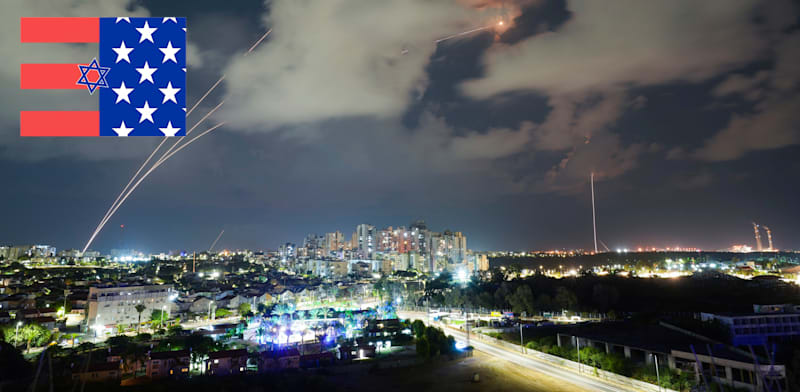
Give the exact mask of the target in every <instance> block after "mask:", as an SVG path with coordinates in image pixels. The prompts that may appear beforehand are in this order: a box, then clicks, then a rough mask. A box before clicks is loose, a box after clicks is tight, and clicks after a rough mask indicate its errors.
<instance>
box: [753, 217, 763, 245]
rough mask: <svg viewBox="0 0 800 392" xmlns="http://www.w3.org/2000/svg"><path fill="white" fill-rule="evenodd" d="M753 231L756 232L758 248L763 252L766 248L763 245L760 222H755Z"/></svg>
mask: <svg viewBox="0 0 800 392" xmlns="http://www.w3.org/2000/svg"><path fill="white" fill-rule="evenodd" d="M753 232H754V233H755V234H756V250H757V251H759V252H761V251H762V250H764V248H763V247H762V246H761V233H760V232H759V231H758V224H757V223H756V222H753Z"/></svg>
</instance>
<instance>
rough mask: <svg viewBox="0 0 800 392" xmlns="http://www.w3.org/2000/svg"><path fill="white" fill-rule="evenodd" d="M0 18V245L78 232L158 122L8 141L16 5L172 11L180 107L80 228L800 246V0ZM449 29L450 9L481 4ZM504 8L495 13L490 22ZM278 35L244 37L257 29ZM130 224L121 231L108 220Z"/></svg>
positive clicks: (141, 239) (482, 241) (238, 235)
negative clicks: (184, 52)
mask: <svg viewBox="0 0 800 392" xmlns="http://www.w3.org/2000/svg"><path fill="white" fill-rule="evenodd" d="M2 7H3V11H4V12H3V16H2V21H3V23H2V24H1V25H0V29H2V31H0V32H2V35H0V58H2V61H0V64H2V66H0V83H2V87H3V88H2V90H0V91H2V92H1V93H0V94H2V101H3V103H4V104H3V105H2V109H0V126H2V129H3V132H2V135H0V178H2V186H1V187H0V189H1V191H0V203H2V206H3V208H2V211H3V220H2V224H0V243H2V244H30V243H47V244H51V245H54V246H56V247H58V248H82V247H83V244H84V243H85V242H86V240H87V239H88V237H89V235H90V234H91V231H92V230H93V229H94V227H95V226H96V224H97V223H98V221H99V220H100V218H101V217H102V215H103V213H104V212H105V211H106V209H107V208H108V206H109V205H110V203H111V202H112V201H113V200H114V198H115V197H116V195H117V194H118V192H119V191H120V190H121V189H122V187H123V186H124V185H125V184H126V183H127V181H128V179H129V178H130V176H131V175H132V174H133V172H134V171H135V170H136V168H137V167H138V166H139V164H140V163H141V162H142V161H143V160H144V159H145V158H146V157H147V155H148V154H149V153H150V152H151V151H152V149H153V148H154V146H155V145H156V144H157V143H158V142H159V140H157V139H144V138H129V139H110V138H108V139H103V140H94V139H59V140H56V139H22V138H20V137H19V136H18V135H19V131H18V129H19V117H18V116H19V115H18V113H19V111H20V110H48V109H49V110H53V109H61V110H67V109H73V110H82V109H84V110H85V109H91V108H92V107H93V105H95V106H96V101H93V100H92V99H91V98H90V97H89V96H88V94H86V92H85V91H72V92H47V91H20V90H19V64H20V63H23V62H27V63H33V62H64V63H69V62H86V63H88V62H89V61H91V58H92V57H94V54H93V53H96V51H97V48H96V46H91V45H48V44H25V45H22V44H20V43H18V35H19V17H21V16H123V15H129V16H146V15H153V16H185V17H187V18H188V21H187V22H188V26H189V27H188V37H189V41H190V44H191V46H190V48H189V52H188V53H189V54H188V55H189V63H190V67H189V71H188V83H189V91H188V93H189V97H188V102H189V104H190V105H191V104H193V103H194V102H196V100H197V99H198V98H199V97H200V96H201V95H202V94H203V93H204V92H205V91H206V89H207V88H208V87H209V86H210V85H211V84H213V83H214V81H216V80H217V78H218V77H219V75H220V74H221V73H225V74H226V75H227V79H226V82H225V84H224V85H223V88H221V89H220V90H219V91H218V93H215V94H213V95H212V96H210V97H209V99H208V100H207V101H206V102H204V104H203V105H201V108H200V109H198V111H197V113H195V114H193V115H192V116H191V117H190V118H189V120H188V122H189V123H192V124H193V123H194V122H195V121H197V120H198V119H199V118H200V117H201V116H202V115H203V114H205V113H206V112H207V111H208V110H209V109H210V108H211V107H213V106H215V105H216V104H217V103H218V102H219V100H220V99H222V98H226V104H225V106H224V107H223V109H222V110H221V111H220V112H218V113H217V114H215V115H214V116H213V117H212V118H211V119H210V122H208V123H207V124H206V125H205V126H203V127H201V128H200V129H206V128H207V127H209V126H211V125H213V124H215V123H216V122H220V121H226V122H227V123H226V125H225V126H224V127H222V128H220V129H219V130H218V131H215V132H214V133H211V134H209V135H207V136H205V137H204V138H203V139H200V140H198V141H197V142H196V143H195V144H193V145H192V146H191V147H187V148H186V149H185V150H183V151H181V152H180V153H179V154H177V155H176V156H175V157H174V158H173V159H171V160H170V161H168V162H167V163H166V164H164V165H163V166H161V167H160V168H158V169H157V171H156V172H154V173H153V175H151V176H150V177H148V178H147V180H145V181H144V182H143V184H142V186H141V187H140V188H139V189H137V190H136V192H135V193H134V194H133V195H132V196H131V197H130V199H129V200H128V201H127V202H126V204H125V205H123V206H122V207H121V208H120V209H119V212H118V213H117V215H116V216H115V217H114V218H113V219H112V220H111V221H110V222H109V224H108V226H107V227H106V229H105V231H104V232H103V233H101V234H100V236H99V237H98V239H97V241H96V242H95V244H94V246H93V247H92V248H94V249H98V250H103V251H107V250H109V249H112V248H135V249H139V250H143V251H149V252H157V251H167V250H177V249H199V250H202V249H206V248H207V247H208V246H209V245H210V244H211V242H212V241H213V240H214V238H215V237H216V236H217V234H218V233H219V231H220V230H221V229H223V228H224V229H225V235H224V237H223V238H222V240H221V241H220V243H219V245H218V246H217V247H218V248H220V247H226V248H251V249H270V248H276V247H277V246H278V244H280V243H283V242H287V241H292V242H298V243H300V242H302V238H303V237H304V236H305V235H306V234H308V233H320V234H321V233H324V232H326V231H333V230H341V231H342V232H343V233H345V235H346V236H348V237H347V238H349V235H350V233H352V231H353V230H354V228H355V225H356V224H359V223H370V224H373V225H376V226H379V227H383V226H389V225H393V226H400V225H406V226H408V225H409V224H410V223H411V222H412V221H413V220H416V219H424V220H425V221H426V222H427V223H428V226H429V227H430V228H432V229H434V230H444V229H451V230H454V231H462V232H464V233H465V234H466V235H467V238H468V242H467V244H468V247H470V248H471V249H476V250H530V249H551V248H585V249H588V248H590V247H591V246H592V231H591V199H590V193H589V175H590V173H591V172H594V173H595V176H596V183H595V190H596V196H597V208H598V212H597V219H598V236H599V238H600V239H601V240H603V241H604V242H605V243H607V244H608V245H609V246H610V247H612V248H615V247H629V248H636V247H639V246H648V247H649V246H656V247H667V246H670V247H672V246H676V245H680V246H684V247H701V248H705V249H721V248H727V247H729V246H731V245H733V244H742V243H744V244H749V245H751V246H754V239H753V231H752V226H751V222H752V221H755V222H758V223H760V224H762V225H767V226H769V227H770V228H771V230H772V233H773V236H774V238H775V244H776V246H777V247H779V248H783V249H787V248H794V249H797V248H800V226H798V224H797V223H798V220H800V203H798V200H800V195H798V192H799V191H800V185H798V183H800V147H799V146H798V145H800V83H799V82H800V66H798V64H800V7H799V6H798V2H795V1H788V0H786V1H785V0H765V1H755V0H742V1H730V0H706V1H702V2H697V1H695V0H671V1H641V0H615V1H596V0H580V1H554V0H550V1H547V0H541V1H538V0H533V1H530V0H528V1H524V0H516V1H512V0H506V1H501V0H440V1H426V0H380V1H378V0H272V1H266V2H264V1H262V0H237V1H226V2H218V1H211V0H193V1H188V0H187V1H169V2H167V1H157V0H149V1H133V2H130V1H127V0H86V1H81V2H74V1H57V0H11V1H4V2H3V6H2ZM498 20H504V21H505V23H504V28H502V29H497V30H495V29H487V30H484V31H482V32H478V33H474V34H471V35H467V36H464V37H460V38H457V39H452V40H449V41H445V42H442V43H439V44H438V45H437V44H435V43H434V41H435V40H436V39H438V38H441V37H445V36H448V35H451V34H454V33H458V32H460V31H465V30H469V29H471V28H475V27H480V26H487V25H490V24H496V23H497V21H498ZM505 26H507V28H506V27H505ZM269 28H272V29H273V33H272V35H271V36H270V37H269V38H268V39H267V40H265V41H264V42H263V43H262V45H261V46H260V47H259V48H258V49H257V50H256V51H255V52H254V53H252V55H250V56H247V57H242V56H241V53H242V52H244V51H246V50H247V49H248V48H249V47H250V45H252V43H253V42H255V41H256V40H257V39H258V38H259V37H260V36H261V35H262V34H264V32H265V31H266V30H267V29H269ZM120 225H124V229H123V228H121V227H120Z"/></svg>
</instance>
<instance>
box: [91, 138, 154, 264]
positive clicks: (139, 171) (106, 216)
mask: <svg viewBox="0 0 800 392" xmlns="http://www.w3.org/2000/svg"><path fill="white" fill-rule="evenodd" d="M166 141H167V138H163V139H162V140H161V143H159V144H158V146H156V149H155V150H153V152H151V153H150V156H148V157H147V159H145V160H144V162H143V163H142V165H141V166H139V170H136V174H134V175H133V177H131V179H130V181H128V184H127V185H125V187H124V188H122V192H120V194H119V196H117V199H116V200H114V202H113V203H111V206H110V207H108V211H106V214H105V215H104V216H103V219H101V220H100V223H99V224H98V226H97V227H98V228H100V227H101V226H102V225H103V224H104V222H105V221H106V220H107V219H108V216H109V215H110V214H111V210H113V209H114V206H116V205H117V203H118V202H119V199H121V198H122V195H123V194H125V191H127V190H128V188H129V187H130V186H131V184H133V181H135V180H136V177H137V176H138V175H139V173H141V172H142V170H144V168H145V166H147V163H148V162H150V160H151V159H153V156H154V155H156V152H158V150H159V149H161V146H163V145H164V143H165V142H166ZM96 230H99V229H96ZM92 237H94V236H92ZM91 241H92V240H91V239H90V240H89V242H87V243H86V246H85V247H84V248H83V252H86V249H87V248H89V245H91Z"/></svg>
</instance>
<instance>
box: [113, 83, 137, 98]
mask: <svg viewBox="0 0 800 392" xmlns="http://www.w3.org/2000/svg"><path fill="white" fill-rule="evenodd" d="M111 90H112V91H114V92H115V93H117V102H114V103H120V101H125V102H127V103H131V99H130V97H129V95H131V91H133V89H132V88H127V87H126V86H125V82H122V84H121V85H120V86H119V88H112V89H111Z"/></svg>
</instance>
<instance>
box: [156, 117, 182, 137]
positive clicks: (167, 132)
mask: <svg viewBox="0 0 800 392" xmlns="http://www.w3.org/2000/svg"><path fill="white" fill-rule="evenodd" d="M158 129H159V130H160V131H161V132H163V133H164V136H169V137H173V136H175V134H177V133H178V132H180V130H181V129H180V128H173V127H172V121H170V122H168V123H167V127H166V128H158Z"/></svg>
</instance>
